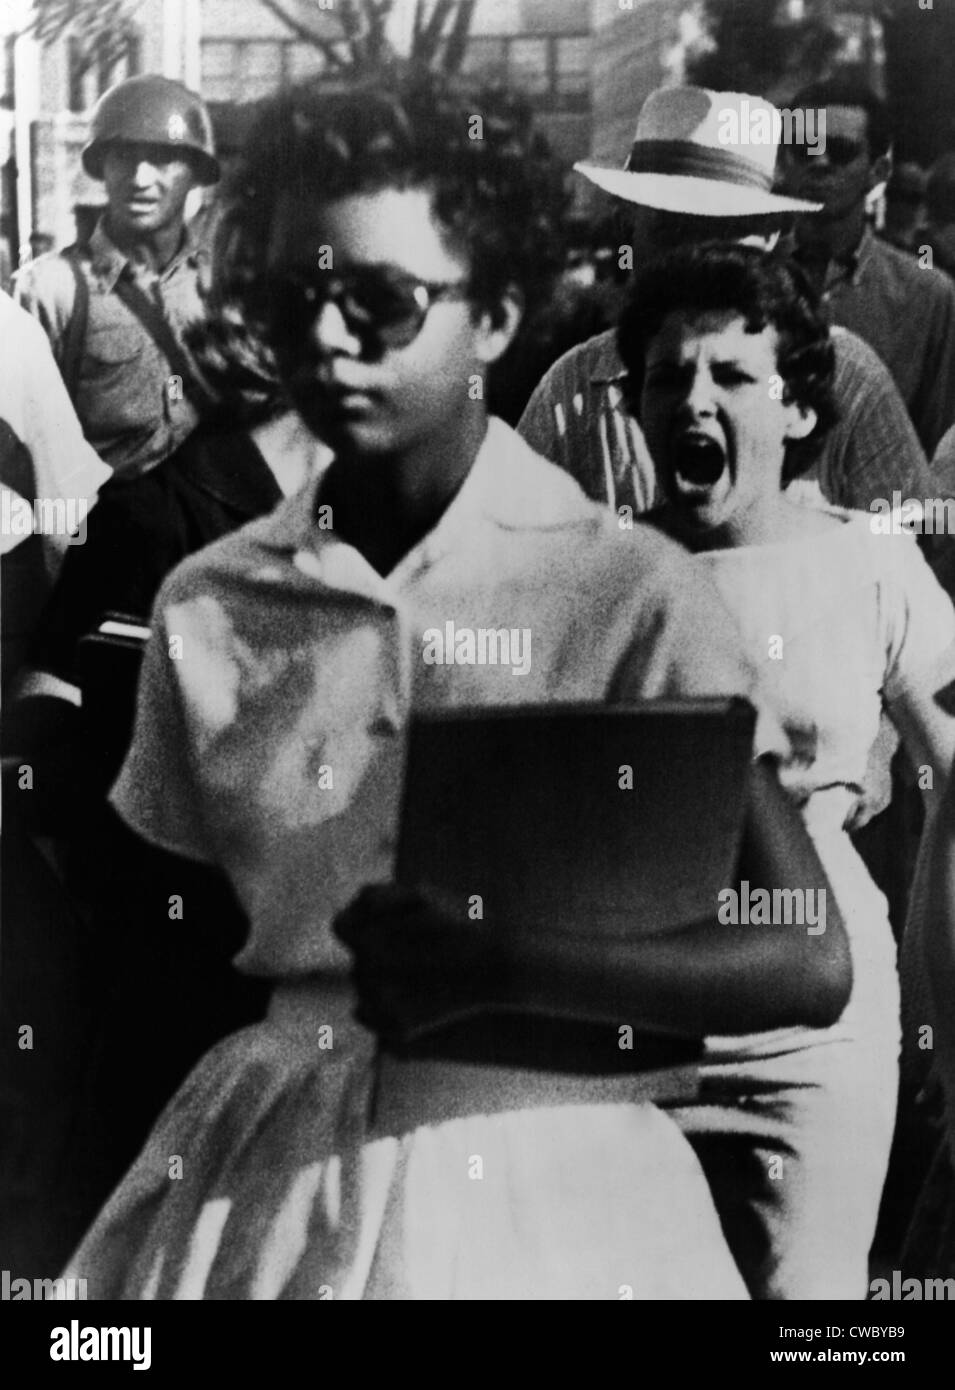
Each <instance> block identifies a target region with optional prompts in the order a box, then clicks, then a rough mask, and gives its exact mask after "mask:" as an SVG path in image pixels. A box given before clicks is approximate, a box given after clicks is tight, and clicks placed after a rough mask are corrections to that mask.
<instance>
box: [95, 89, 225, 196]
mask: <svg viewBox="0 0 955 1390" xmlns="http://www.w3.org/2000/svg"><path fill="white" fill-rule="evenodd" d="M128 142H136V143H138V144H149V145H168V146H169V147H170V148H171V149H172V150H178V151H180V152H181V153H182V154H183V155H185V156H187V157H188V158H189V159H190V160H191V161H192V162H193V163H194V164H195V167H196V170H197V172H198V176H199V182H200V183H215V182H216V181H217V180H218V178H219V161H218V160H217V159H216V157H215V145H214V142H213V138H212V122H211V121H210V120H209V113H208V111H207V110H206V108H205V106H204V105H203V103H202V100H201V98H200V97H198V96H197V95H196V93H195V92H191V91H190V90H189V88H188V87H184V86H183V85H182V83H181V82H174V81H173V80H172V79H171V78H169V77H160V76H158V75H157V74H153V73H149V74H147V75H145V76H143V77H129V78H127V79H126V80H125V81H124V82H117V83H116V85H115V87H110V89H109V91H108V92H104V93H103V95H102V96H101V97H100V99H99V101H98V102H97V103H96V107H95V108H94V111H93V118H92V121H91V123H90V138H89V140H88V142H87V144H86V145H85V146H84V147H83V168H84V169H85V170H86V172H87V173H88V174H90V175H91V176H92V177H93V178H94V179H101V178H102V177H103V155H104V153H105V150H106V147H107V146H108V145H114V144H123V143H128Z"/></svg>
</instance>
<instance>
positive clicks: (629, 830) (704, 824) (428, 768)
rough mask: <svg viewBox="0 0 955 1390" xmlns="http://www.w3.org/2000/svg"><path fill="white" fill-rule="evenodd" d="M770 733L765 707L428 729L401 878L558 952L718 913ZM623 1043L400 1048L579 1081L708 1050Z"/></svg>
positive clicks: (414, 768)
mask: <svg viewBox="0 0 955 1390" xmlns="http://www.w3.org/2000/svg"><path fill="white" fill-rule="evenodd" d="M754 728H755V711H754V709H753V707H752V706H751V705H750V704H749V703H748V702H747V701H745V700H742V699H722V698H721V699H693V700H685V701H669V700H668V701H649V702H646V703H643V704H636V705H631V706H626V707H622V706H621V707H608V706H604V705H600V706H597V705H589V706H586V705H584V706H582V705H576V706H567V705H564V706H560V705H558V706H554V705H548V706H540V707H525V708H517V709H495V710H488V709H480V710H467V711H460V710H455V711H450V712H447V713H439V714H434V715H427V716H420V717H417V718H415V719H414V720H413V722H412V724H411V727H410V730H409V738H408V753H407V763H406V773H405V785H404V800H403V812H402V819H401V826H400V834H399V844H398V857H397V869H396V877H397V880H398V882H399V883H401V884H402V885H404V886H407V887H411V888H417V889H420V890H422V891H424V892H426V893H428V894H429V895H430V896H431V897H433V898H434V900H435V901H436V902H437V903H438V904H439V905H440V906H442V908H443V909H444V910H445V911H447V912H448V913H449V914H451V915H452V916H454V917H456V918H457V919H458V920H459V921H461V922H462V923H467V922H469V919H473V918H474V917H475V915H476V912H477V910H479V912H480V920H474V930H476V931H480V930H482V924H484V926H485V927H486V926H487V925H489V924H492V923H493V924H495V925H500V926H503V927H504V928H505V929H506V930H507V931H510V932H520V933H527V934H528V935H529V936H533V937H534V938H536V939H537V940H539V941H543V942H546V941H547V940H548V939H553V940H556V939H558V938H565V939H566V938H573V939H578V940H579V939H582V938H589V939H591V940H594V939H597V940H600V939H605V940H613V939H618V940H619V939H620V938H626V937H628V936H634V935H637V936H639V935H645V934H650V933H656V932H662V931H676V930H679V929H681V928H684V927H687V926H689V925H691V924H693V923H695V922H699V921H705V920H707V919H709V918H715V915H716V911H717V906H718V894H719V892H720V890H721V889H724V888H726V887H729V886H732V885H733V884H735V882H736V878H737V865H738V860H739V853H740V846H741V841H742V834H743V826H744V821H745V813H746V804H747V793H748V782H749V771H750V765H751V761H752V756H753V735H754ZM550 1022H551V1023H552V1024H553V1022H554V1021H550ZM594 1029H597V1030H598V1032H599V1033H600V1040H599V1041H597V1043H596V1046H595V1047H592V1046H590V1045H589V1044H588V1043H587V1041H586V1039H587V1036H588V1030H591V1031H592V1030H594ZM616 1031H617V1030H616V1029H614V1030H613V1032H614V1038H616ZM606 1033H607V1025H606V1024H602V1025H596V1024H594V1023H592V1022H591V1023H587V1022H586V1021H582V1022H581V1026H580V1028H578V1027H577V1025H574V1027H568V1026H567V1021H566V1020H560V1022H559V1026H557V1027H555V1026H550V1027H548V1020H547V1019H544V1018H541V1017H540V1016H536V1017H534V1016H531V1015H526V1016H523V1017H515V1016H509V1015H503V1014H496V1015H494V1016H488V1017H486V1018H484V1019H477V1020H475V1019H469V1020H464V1021H462V1022H460V1023H454V1024H450V1025H446V1026H443V1027H441V1028H440V1029H437V1030H436V1031H435V1032H433V1033H431V1034H429V1035H427V1036H422V1037H418V1038H416V1039H414V1040H411V1039H406V1040H399V1041H398V1042H397V1043H392V1042H389V1052H390V1053H392V1054H393V1055H395V1056H403V1057H419V1058H427V1057H440V1058H444V1059H456V1060H458V1061H461V1062H473V1061H482V1062H491V1063H499V1064H502V1065H518V1066H530V1065H533V1066H535V1067H538V1068H540V1067H544V1068H547V1067H550V1068H553V1069H554V1070H555V1071H568V1070H570V1071H576V1072H578V1073H580V1072H588V1071H593V1072H595V1073H596V1072H601V1073H607V1072H614V1071H626V1070H628V1069H629V1070H631V1071H633V1070H635V1069H642V1068H646V1067H653V1066H654V1065H667V1064H672V1063H673V1062H674V1061H676V1060H678V1058H679V1056H681V1055H682V1056H683V1057H684V1059H685V1058H686V1057H689V1056H695V1055H698V1052H699V1042H698V1040H688V1039H679V1038H675V1037H672V1036H664V1035H662V1034H661V1035H658V1036H653V1037H651V1036H649V1035H646V1034H641V1035H640V1037H641V1044H640V1047H639V1049H638V1055H634V1053H633V1052H630V1053H628V1052H625V1051H622V1050H621V1049H620V1048H618V1047H616V1045H615V1044H614V1047H613V1048H612V1049H608V1047H607V1046H606V1038H605V1036H604V1035H605V1034H606ZM596 1038H597V1034H596V1033H593V1039H596Z"/></svg>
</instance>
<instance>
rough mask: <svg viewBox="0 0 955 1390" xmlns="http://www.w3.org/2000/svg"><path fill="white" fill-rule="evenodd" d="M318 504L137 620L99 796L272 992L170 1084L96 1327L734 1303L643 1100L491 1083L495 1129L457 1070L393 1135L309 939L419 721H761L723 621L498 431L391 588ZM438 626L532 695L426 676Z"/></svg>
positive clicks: (628, 1085) (104, 1242) (373, 1071)
mask: <svg viewBox="0 0 955 1390" xmlns="http://www.w3.org/2000/svg"><path fill="white" fill-rule="evenodd" d="M316 486H317V485H313V486H312V487H311V489H310V490H307V491H306V493H305V494H304V495H303V496H302V497H300V498H297V499H292V500H290V501H289V502H287V503H284V504H282V505H281V506H280V507H279V508H278V509H277V510H276V511H275V512H274V513H273V514H272V515H271V516H270V517H268V518H265V519H263V520H262V521H259V522H255V523H253V524H252V525H251V526H248V527H245V528H243V530H242V531H240V532H237V533H236V534H235V535H234V536H232V537H229V538H227V539H226V540H224V541H221V542H218V543H217V544H216V545H214V546H212V547H210V548H209V549H207V550H205V551H204V552H202V553H201V554H200V555H198V556H196V557H193V559H192V560H190V561H188V562H187V563H186V565H184V566H182V567H181V568H180V569H179V570H178V571H176V572H175V573H174V574H173V576H171V577H170V579H169V580H167V582H166V585H165V586H164V588H163V590H162V592H161V593H160V595H159V598H158V599H157V603H156V608H155V612H154V617H153V631H154V636H153V639H152V641H151V643H150V647H149V650H148V652H147V655H146V662H145V667H144V673H143V680H142V682H141V685H140V707H139V710H138V714H137V728H136V734H135V737H134V742H133V748H132V750H131V753H130V757H129V759H128V761H127V763H126V766H125V768H124V771H123V774H122V776H121V778H120V782H119V784H118V786H117V789H116V790H115V791H114V798H115V799H116V801H117V804H118V806H119V807H120V809H121V811H122V812H123V813H124V814H125V815H126V817H127V819H129V820H130V821H131V823H132V824H133V825H134V826H136V827H137V828H138V829H139V830H140V832H141V833H143V834H145V835H146V836H147V837H149V838H151V839H154V840H156V841H158V842H159V843H160V844H164V845H166V846H167V847H169V848H171V849H175V850H178V851H179V852H180V853H192V854H195V855H200V856H202V857H205V858H209V859H212V860H213V861H215V862H218V863H220V864H222V865H223V866H224V867H225V868H226V870H227V872H228V873H229V875H230V877H231V879H232V881H233V883H234V884H235V886H236V888H237V891H238V892H239V894H240V897H241V898H242V901H243V903H244V905H245V906H246V908H247V910H248V913H249V917H250V920H251V923H252V929H251V935H250V939H249V941H248V943H247V944H246V947H245V949H244V951H243V953H242V956H241V957H240V962H239V963H240V966H241V967H244V968H246V969H248V970H249V971H250V972H251V973H256V974H263V975H266V976H268V977H270V978H272V979H273V980H275V981H276V982H277V989H276V992H275V994H274V996H273V1003H272V1007H271V1010H270V1013H269V1016H268V1018H267V1019H266V1020H265V1022H264V1023H262V1024H260V1025H257V1026H256V1027H253V1028H250V1029H247V1030H245V1031H243V1032H242V1033H239V1034H237V1035H235V1036H234V1037H231V1038H228V1039H226V1040H225V1041H223V1042H222V1043H221V1044H220V1045H219V1046H218V1047H217V1048H216V1049H215V1050H214V1051H213V1052H212V1053H210V1054H209V1055H208V1056H207V1057H206V1058H204V1059H203V1060H202V1061H201V1062H200V1063H199V1065H198V1066H197V1067H196V1069H195V1070H194V1072H193V1074H192V1075H191V1076H190V1077H189V1078H188V1079H187V1080H186V1082H185V1083H184V1085H183V1086H182V1088H181V1089H180V1091H179V1093H178V1094H177V1095H176V1096H175V1097H174V1098H173V1100H172V1101H171V1102H170V1104H169V1106H168V1108H167V1110H166V1112H165V1114H164V1115H163V1116H162V1117H161V1118H160V1120H159V1122H158V1123H157V1125H156V1127H155V1129H154V1131H153V1133H152V1135H151V1136H150V1138H149V1140H148V1141H147V1143H146V1146H145V1148H144V1150H143V1152H142V1154H141V1156H140V1157H139V1159H138V1160H137V1162H136V1164H135V1165H134V1167H133V1169H132V1170H131V1171H130V1173H129V1174H128V1175H127V1177H126V1178H125V1179H124V1181H123V1183H122V1184H121V1185H120V1187H119V1188H118V1189H117V1191H116V1193H115V1194H114V1195H113V1197H112V1198H111V1199H110V1201H109V1203H108V1204H107V1206H106V1207H105V1208H104V1210H103V1212H102V1213H101V1214H100V1216H99V1218H98V1219H97V1221H96V1223H95V1224H94V1226H93V1228H92V1229H91V1231H90V1232H89V1234H88V1236H87V1237H86V1239H85V1240H84V1242H83V1243H82V1245H81V1246H80V1248H79V1250H78V1251H77V1252H76V1254H75V1256H74V1258H73V1261H72V1263H71V1268H72V1269H74V1270H75V1271H79V1272H80V1273H81V1274H82V1276H83V1277H84V1278H86V1279H87V1281H88V1286H89V1295H90V1297H92V1298H163V1299H189V1298H232V1299H258V1298H270V1299H277V1298H284V1299H323V1298H332V1299H356V1298H366V1299H380V1298H396V1299H400V1298H438V1299H479V1298H482V1299H483V1298H490V1299H565V1298H567V1299H569V1298H573V1299H579V1298H586V1299H601V1298H605V1299H620V1298H630V1297H633V1298H637V1299H648V1298H659V1299H673V1298H679V1299H693V1298H707V1299H712V1298H736V1299H743V1298H746V1297H747V1293H746V1289H745V1286H744V1285H743V1283H742V1280H741V1278H740V1275H739V1273H738V1271H737V1269H736V1266H735V1263H734V1261H733V1259H732V1257H731V1255H730V1253H729V1251H728V1249H727V1246H726V1243H725V1240H724V1238H723V1235H722V1232H721V1229H720V1225H719V1221H718V1218H717V1214H716V1211H715V1209H714V1206H713V1203H712V1200H711V1197H710V1192H709V1189H708V1186H707V1184H706V1181H705V1179H704V1177H703V1174H702V1171H701V1169H700V1166H699V1163H698V1161H697V1159H696V1157H695V1155H694V1153H693V1151H692V1148H691V1147H690V1145H689V1144H688V1142H687V1140H686V1139H685V1138H684V1137H683V1135H682V1134H681V1133H680V1130H679V1127H678V1126H677V1124H676V1123H675V1122H674V1121H673V1120H672V1119H671V1118H670V1117H669V1116H667V1115H666V1114H664V1113H663V1112H662V1111H661V1110H660V1109H659V1108H658V1107H656V1106H655V1105H653V1104H650V1103H649V1102H648V1100H647V1095H648V1090H647V1087H646V1084H645V1081H644V1079H642V1078H641V1077H639V1076H634V1075H625V1076H622V1077H621V1076H610V1077H603V1076H601V1077H599V1078H597V1079H595V1078H594V1077H592V1076H588V1077H573V1076H564V1075H560V1076H558V1077H555V1076H553V1075H548V1074H544V1073H541V1074H537V1073H529V1074H523V1075H522V1074H518V1073H516V1072H513V1071H511V1069H505V1068H501V1069H499V1071H498V1073H497V1075H496V1077H495V1078H494V1083H495V1084H496V1089H497V1093H498V1096H499V1097H500V1098H501V1103H498V1099H497V1097H496V1096H495V1095H494V1094H492V1091H491V1090H489V1080H488V1077H487V1076H486V1075H482V1071H483V1069H481V1068H475V1069H470V1068H468V1067H465V1066H460V1067H458V1068H457V1069H456V1070H455V1069H454V1068H448V1069H447V1070H446V1074H445V1076H444V1078H443V1080H444V1081H445V1082H446V1083H447V1085H446V1086H445V1088H444V1094H445V1095H446V1097H447V1105H446V1107H445V1111H444V1113H443V1114H442V1113H433V1111H432V1112H429V1113H427V1114H425V1113H424V1106H422V1107H421V1108H420V1110H419V1111H418V1112H417V1114H415V1113H414V1112H413V1113H412V1114H411V1116H410V1118H409V1119H408V1121H407V1122H406V1123H405V1124H404V1125H399V1126H398V1127H397V1128H398V1132H389V1129H390V1128H393V1127H389V1126H384V1127H383V1126H382V1124H381V1123H380V1121H379V1113H378V1107H376V1106H375V1105H374V1103H373V1088H374V1087H375V1083H376V1080H377V1079H378V1063H377V1059H376V1054H375V1040H374V1038H373V1037H372V1036H371V1035H370V1034H369V1033H368V1032H366V1031H365V1030H364V1029H363V1028H362V1027H360V1026H359V1024H357V1023H356V1022H355V1020H354V1018H353V1009H354V1004H355V1000H354V996H353V991H352V987H351V983H350V979H349V975H350V958H349V954H348V952H347V951H346V950H345V949H344V947H343V946H342V945H341V944H340V943H339V942H338V941H337V939H336V938H335V937H334V935H333V932H332V929H331V923H332V919H333V917H334V915H335V913H336V912H337V911H338V910H339V909H340V908H341V907H343V906H344V905H345V904H346V903H347V902H349V901H350V899H351V897H352V896H353V895H354V893H355V892H356V890H357V889H358V888H359V887H360V886H362V885H363V884H364V883H367V882H375V881H380V880H381V879H382V878H384V877H387V876H388V872H389V865H390V862H391V860H390V855H391V852H392V850H393V838H394V830H395V826H394V820H393V816H394V802H395V794H396V788H397V786H398V785H399V780H400V779H399V776H398V772H399V770H400V751H401V735H402V730H403V729H404V727H406V720H407V715H408V713H409V710H410V709H411V708H412V707H413V708H430V709H435V708H450V707H453V706H455V705H458V706H460V705H465V704H468V705H474V704H484V705H488V706H490V705H501V704H507V703H511V704H517V703H528V702H531V703H533V702H540V701H548V700H551V701H559V700H603V699H611V700H612V699H618V700H620V699H622V700H627V699H634V698H640V697H654V696H661V697H662V696H668V695H669V696H676V695H680V694H686V695H697V694H703V693H709V694H730V693H737V694H751V693H752V691H753V684H752V680H751V673H749V672H748V671H747V670H746V667H745V663H744V662H742V661H741V659H739V656H738V638H737V637H736V635H735V633H734V630H733V626H732V622H731V620H730V618H729V616H728V615H727V614H726V613H725V610H723V609H722V607H721V605H719V603H718V602H716V601H715V600H714V599H713V598H712V595H711V594H709V593H708V592H707V590H706V588H705V587H704V586H702V585H700V586H698V585H697V584H695V583H694V580H693V574H692V562H691V561H690V560H689V558H688V557H687V556H686V555H685V554H683V553H682V552H680V551H678V550H677V548H676V547H675V546H673V545H671V544H670V543H669V542H666V541H665V540H663V538H661V537H660V536H658V535H657V534H655V533H654V532H653V531H652V530H651V529H649V528H646V530H645V531H642V533H641V534H640V535H639V536H638V535H637V534H636V533H630V535H629V536H628V535H627V534H626V533H623V532H621V531H620V530H619V528H618V527H617V525H616V519H615V518H614V517H613V516H612V515H609V514H608V513H607V512H606V511H605V510H604V509H603V508H600V507H598V506H596V505H595V504H593V503H591V502H589V501H587V499H586V498H585V497H584V496H583V494H582V493H581V492H580V490H579V488H578V487H577V485H576V483H574V482H573V481H572V480H571V479H569V478H567V477H566V475H565V474H563V473H562V472H561V471H560V470H559V469H557V468H556V467H554V466H553V465H551V464H548V463H546V462H545V461H544V460H543V459H540V458H538V457H537V456H536V455H534V454H533V453H532V452H531V451H530V450H529V449H528V448H527V446H526V445H524V444H523V443H522V442H521V441H519V440H518V439H517V437H516V435H514V434H513V432H511V431H509V430H507V429H506V427H505V426H503V425H502V424H501V423H500V422H498V421H493V420H492V421H491V424H490V427H489V431H488V438H487V441H486V442H485V445H484V447H483V448H482V450H481V452H480V454H479V455H478V459H477V461H476V463H475V465H474V468H473V470H472V473H471V475H470V476H469V478H468V479H467V481H466V482H465V484H464V486H463V488H462V489H461V491H460V492H459V494H458V496H457V497H456V499H455V500H454V501H453V502H452V504H451V506H450V507H449V508H448V511H447V512H446V513H445V515H444V517H443V518H442V519H441V521H440V522H439V523H438V525H437V527H436V528H435V530H434V531H433V532H432V533H431V534H430V535H429V536H427V537H426V538H425V540H424V541H423V542H422V543H421V545H420V546H418V547H416V548H415V550H414V551H413V552H412V553H410V554H409V555H408V556H407V557H406V558H405V559H404V560H403V561H402V562H401V564H400V565H399V566H398V568H397V569H396V570H395V571H393V572H392V574H390V575H389V576H388V577H387V579H383V578H382V577H381V576H379V575H377V574H375V573H374V572H373V571H372V570H371V568H370V567H369V566H368V565H367V563H366V562H365V561H364V560H363V559H362V557H361V556H360V555H359V554H358V553H357V552H356V551H354V550H353V549H352V548H351V547H349V546H347V545H345V544H344V543H343V542H340V541H338V540H337V539H336V537H335V536H334V535H333V534H331V533H329V532H323V531H321V530H319V529H318V528H317V527H316V526H315V525H314V524H313V523H312V520H311V516H312V510H313V506H314V502H315V490H316ZM450 619H453V620H454V621H455V623H456V624H457V625H458V627H461V626H464V625H467V626H472V627H476V626H478V625H484V624H487V623H489V622H490V623H492V624H493V626H495V627H505V628H516V629H519V630H521V629H525V628H526V629H529V630H530V631H531V632H532V636H533V656H532V660H531V662H530V664H529V669H528V671H527V672H526V674H524V675H515V674H514V673H513V672H512V671H511V670H509V669H506V668H504V667H501V666H491V667H487V666H485V667H479V666H467V665H465V666H460V665H459V666H451V667H449V666H447V665H435V664H425V663H423V662H422V659H421V638H422V634H423V633H424V632H426V631H428V630H431V629H432V628H435V627H437V628H439V629H440V630H443V625H444V623H445V622H446V621H447V620H450ZM174 638H175V639H177V640H176V641H175V642H174V640H173V639H174ZM188 915H189V906H188V903H186V904H185V919H186V920H188ZM172 1026H174V1024H173V1025H172ZM568 1026H572V1025H568ZM323 1030H324V1031H323ZM696 1075H697V1073H696V1069H695V1068H694V1069H693V1075H692V1078H691V1081H692V1083H693V1084H695V1081H696ZM438 1079H439V1080H440V1078H438ZM432 1080H434V1078H432ZM673 1084H678V1080H677V1079H676V1078H675V1079H674V1083H673ZM680 1085H681V1089H680V1092H679V1094H682V1093H683V1089H684V1088H683V1086H682V1083H680ZM437 1089H438V1087H437V1086H436V1085H431V1084H429V1085H427V1086H425V1087H424V1088H423V1089H422V1090H421V1093H420V1094H421V1099H422V1101H428V1102H429V1103H430V1102H431V1101H432V1100H433V1097H434V1095H435V1093H436V1091H437ZM691 1089H692V1086H691ZM653 1094H654V1095H656V1094H659V1092H657V1091H654V1092H653ZM511 1097H516V1099H511ZM671 1098H672V1097H671ZM386 1099H387V1097H386ZM383 1130H384V1132H383Z"/></svg>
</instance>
